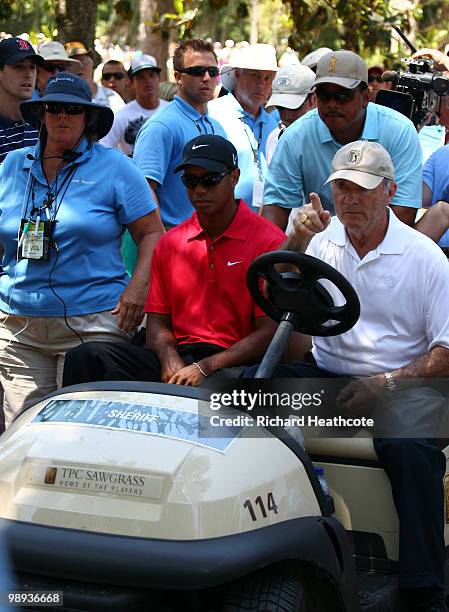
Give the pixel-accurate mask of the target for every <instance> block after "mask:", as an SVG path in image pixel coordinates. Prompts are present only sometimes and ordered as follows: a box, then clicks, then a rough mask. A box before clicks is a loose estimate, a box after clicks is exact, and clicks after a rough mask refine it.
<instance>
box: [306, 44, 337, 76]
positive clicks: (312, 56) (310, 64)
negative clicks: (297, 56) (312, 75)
mask: <svg viewBox="0 0 449 612" xmlns="http://www.w3.org/2000/svg"><path fill="white" fill-rule="evenodd" d="M328 53H332V49H329V47H319V48H318V49H315V50H314V51H311V52H310V53H308V54H307V55H305V56H304V57H303V58H302V60H301V64H302V65H303V66H307V68H310V70H313V72H315V71H316V67H317V65H318V62H319V61H320V59H321V58H322V57H323V56H324V55H327V54H328Z"/></svg>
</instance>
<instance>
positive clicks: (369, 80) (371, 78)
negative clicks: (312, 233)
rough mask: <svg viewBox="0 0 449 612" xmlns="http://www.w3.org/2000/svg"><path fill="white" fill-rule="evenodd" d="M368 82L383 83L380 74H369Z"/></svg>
mask: <svg viewBox="0 0 449 612" xmlns="http://www.w3.org/2000/svg"><path fill="white" fill-rule="evenodd" d="M368 83H383V80H382V77H381V76H376V77H375V76H369V77H368Z"/></svg>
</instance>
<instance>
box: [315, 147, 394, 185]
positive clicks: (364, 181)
mask: <svg viewBox="0 0 449 612" xmlns="http://www.w3.org/2000/svg"><path fill="white" fill-rule="evenodd" d="M384 178H385V179H389V180H391V181H392V180H394V166H393V162H392V161H391V157H390V154H389V153H388V151H387V150H386V149H384V147H383V146H382V145H381V144H379V143H378V142H369V141H368V140H357V141H356V142H350V143H349V144H347V145H345V146H344V147H342V148H341V149H340V150H339V151H337V153H336V154H335V156H334V159H333V160H332V174H331V175H330V177H329V178H328V179H327V181H326V183H325V184H327V183H329V182H330V181H335V180H337V179H346V180H347V181H352V182H353V183H356V184H357V185H360V186H361V187H364V188H365V189H375V188H376V187H377V186H378V185H380V183H381V182H382V180H383V179H384Z"/></svg>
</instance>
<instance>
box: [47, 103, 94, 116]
mask: <svg viewBox="0 0 449 612" xmlns="http://www.w3.org/2000/svg"><path fill="white" fill-rule="evenodd" d="M44 110H45V112H47V113H50V114H51V115H59V113H63V114H64V115H81V113H84V112H85V111H86V107H85V106H83V105H82V104H65V103H62V102H46V103H45V104H44Z"/></svg>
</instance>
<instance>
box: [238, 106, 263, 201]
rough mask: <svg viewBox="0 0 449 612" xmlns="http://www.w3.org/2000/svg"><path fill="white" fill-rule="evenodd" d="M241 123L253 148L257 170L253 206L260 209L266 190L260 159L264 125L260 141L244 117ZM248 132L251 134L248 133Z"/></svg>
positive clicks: (261, 127) (261, 125) (261, 126)
mask: <svg viewBox="0 0 449 612" xmlns="http://www.w3.org/2000/svg"><path fill="white" fill-rule="evenodd" d="M240 121H241V122H242V125H243V131H244V132H245V134H246V137H247V138H248V142H249V146H250V147H251V151H252V154H253V159H254V165H255V167H256V170H257V177H256V180H255V181H254V184H253V206H259V207H260V206H262V204H263V188H264V180H263V176H262V167H261V163H260V157H259V152H260V145H261V143H262V129H263V124H262V123H261V124H260V135H259V139H258V140H256V138H255V135H254V132H253V131H252V130H251V128H250V127H249V126H248V125H247V124H246V123H245V122H244V121H243V117H241V118H240ZM248 130H249V132H250V133H248Z"/></svg>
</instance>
